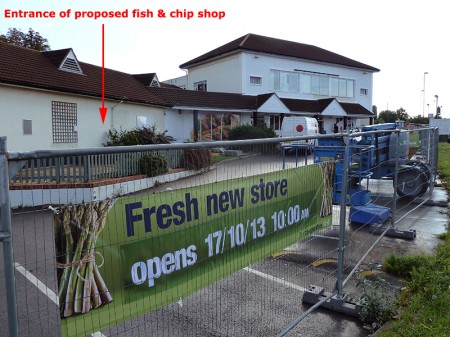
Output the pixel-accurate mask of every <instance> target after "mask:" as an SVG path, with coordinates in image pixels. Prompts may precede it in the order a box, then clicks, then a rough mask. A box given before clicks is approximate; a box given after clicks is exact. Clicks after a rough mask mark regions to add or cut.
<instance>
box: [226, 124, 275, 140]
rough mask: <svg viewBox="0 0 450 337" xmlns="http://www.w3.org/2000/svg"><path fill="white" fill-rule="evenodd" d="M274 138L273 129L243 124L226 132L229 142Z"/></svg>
mask: <svg viewBox="0 0 450 337" xmlns="http://www.w3.org/2000/svg"><path fill="white" fill-rule="evenodd" d="M276 136H277V135H276V133H275V131H274V129H272V128H269V127H267V126H265V125H264V126H253V125H250V124H243V125H239V126H236V127H234V128H231V129H230V130H228V139H229V140H242V139H258V138H274V137H276Z"/></svg>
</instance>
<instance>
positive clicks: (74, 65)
mask: <svg viewBox="0 0 450 337" xmlns="http://www.w3.org/2000/svg"><path fill="white" fill-rule="evenodd" d="M60 69H61V70H64V71H68V72H71V73H77V74H83V72H82V71H81V68H80V66H79V65H78V62H77V61H76V60H75V59H73V58H69V57H68V58H66V59H65V61H64V63H63V64H62V65H61V67H60Z"/></svg>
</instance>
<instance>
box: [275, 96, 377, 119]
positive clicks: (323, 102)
mask: <svg viewBox="0 0 450 337" xmlns="http://www.w3.org/2000/svg"><path fill="white" fill-rule="evenodd" d="M334 100H335V99H334V98H324V99H319V100H317V101H315V100H306V99H293V98H281V101H282V102H283V103H284V104H285V105H286V106H287V107H288V109H289V110H290V111H292V112H309V113H316V114H321V113H322V112H323V111H324V110H325V109H326V108H327V107H328V106H329V105H330V103H331V102H333V101H334ZM336 102H337V103H338V104H339V105H340V106H341V107H342V109H343V110H344V111H345V112H346V113H347V114H348V115H360V116H366V117H373V116H374V113H373V112H371V111H369V110H367V109H366V108H364V107H363V106H362V105H360V104H358V103H343V102H339V101H337V100H336Z"/></svg>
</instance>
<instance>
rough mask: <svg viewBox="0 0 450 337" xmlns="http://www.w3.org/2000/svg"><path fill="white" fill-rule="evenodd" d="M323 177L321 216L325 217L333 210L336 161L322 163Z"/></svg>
mask: <svg viewBox="0 0 450 337" xmlns="http://www.w3.org/2000/svg"><path fill="white" fill-rule="evenodd" d="M320 168H321V170H322V177H323V194H322V206H321V208H320V216H321V217H324V216H327V215H330V214H331V213H332V212H333V184H334V170H335V162H334V161H329V162H323V163H320Z"/></svg>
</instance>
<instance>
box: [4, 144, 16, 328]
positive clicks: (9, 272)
mask: <svg viewBox="0 0 450 337" xmlns="http://www.w3.org/2000/svg"><path fill="white" fill-rule="evenodd" d="M11 236H12V230H11V205H10V203H9V173H8V161H7V158H6V137H0V242H3V260H4V265H5V283H6V300H7V307H8V327H9V337H17V336H19V323H18V319H17V302H16V281H15V278H14V255H13V243H12V237H11Z"/></svg>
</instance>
